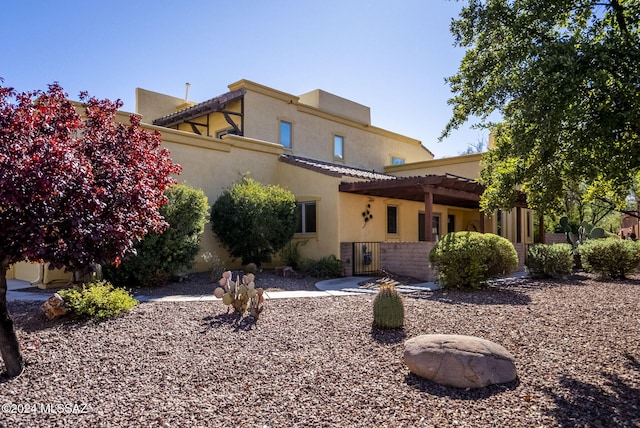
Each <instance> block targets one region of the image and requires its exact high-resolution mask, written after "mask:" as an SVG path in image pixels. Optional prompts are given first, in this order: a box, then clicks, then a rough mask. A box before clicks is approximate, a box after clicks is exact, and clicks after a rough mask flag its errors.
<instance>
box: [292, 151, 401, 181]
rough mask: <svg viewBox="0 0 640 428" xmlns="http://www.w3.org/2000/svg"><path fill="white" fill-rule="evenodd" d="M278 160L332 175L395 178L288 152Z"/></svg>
mask: <svg viewBox="0 0 640 428" xmlns="http://www.w3.org/2000/svg"><path fill="white" fill-rule="evenodd" d="M280 161H281V162H285V163H288V164H291V165H295V166H299V167H301V168H305V169H309V170H311V171H316V172H319V173H321V174H325V175H331V176H334V177H345V176H346V177H354V178H363V179H366V180H395V179H396V178H397V177H395V176H393V175H389V174H384V173H381V172H375V171H371V170H368V169H362V168H354V167H350V166H347V165H342V164H337V163H331V162H325V161H320V160H315V159H309V158H303V157H300V156H294V155H290V154H283V155H281V156H280Z"/></svg>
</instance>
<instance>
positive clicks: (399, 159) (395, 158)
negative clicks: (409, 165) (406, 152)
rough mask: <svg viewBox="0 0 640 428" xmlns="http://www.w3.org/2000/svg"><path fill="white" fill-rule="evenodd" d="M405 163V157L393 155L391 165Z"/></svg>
mask: <svg viewBox="0 0 640 428" xmlns="http://www.w3.org/2000/svg"><path fill="white" fill-rule="evenodd" d="M403 163H404V159H402V158H398V157H395V156H391V165H402V164H403Z"/></svg>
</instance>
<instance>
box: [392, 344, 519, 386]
mask: <svg viewBox="0 0 640 428" xmlns="http://www.w3.org/2000/svg"><path fill="white" fill-rule="evenodd" d="M404 362H405V364H406V365H407V366H408V367H409V370H411V372H412V373H414V374H416V375H418V376H420V377H422V378H425V379H428V380H431V381H433V382H436V383H439V384H441V385H448V386H454V387H457V388H482V387H485V386H487V385H492V384H498V383H506V382H511V381H512V380H514V379H515V378H516V377H517V374H516V366H515V361H514V358H513V355H511V354H510V353H509V351H507V350H506V349H505V348H504V347H503V346H501V345H498V344H497V343H494V342H491V341H489V340H486V339H481V338H479V337H473V336H462V335H457V334H426V335H422V336H417V337H414V338H411V339H409V340H407V341H406V342H405V351H404Z"/></svg>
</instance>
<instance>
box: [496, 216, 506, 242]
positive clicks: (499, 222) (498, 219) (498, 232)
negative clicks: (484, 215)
mask: <svg viewBox="0 0 640 428" xmlns="http://www.w3.org/2000/svg"><path fill="white" fill-rule="evenodd" d="M502 228H503V224H502V211H501V210H498V213H497V215H496V235H498V236H502V237H504V236H503V235H502Z"/></svg>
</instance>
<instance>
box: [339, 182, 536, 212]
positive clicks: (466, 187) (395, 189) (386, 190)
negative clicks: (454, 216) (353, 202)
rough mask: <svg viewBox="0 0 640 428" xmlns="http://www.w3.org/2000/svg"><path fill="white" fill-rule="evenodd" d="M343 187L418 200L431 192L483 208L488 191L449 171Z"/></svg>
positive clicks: (442, 200) (438, 200)
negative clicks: (483, 195) (441, 173)
mask: <svg viewBox="0 0 640 428" xmlns="http://www.w3.org/2000/svg"><path fill="white" fill-rule="evenodd" d="M339 190H340V191H341V192H348V193H357V194H360V195H367V196H378V197H383V198H389V199H404V200H408V201H417V202H424V201H425V195H427V194H430V195H431V196H432V198H433V203H434V204H439V205H449V206H454V207H463V208H474V209H477V208H480V196H481V195H482V193H483V192H484V186H483V185H482V184H480V183H478V182H477V181H475V180H471V179H468V178H464V177H459V176H455V175H451V174H446V175H425V176H420V177H398V178H397V179H395V180H370V181H364V182H356V183H346V182H343V183H342V184H340V186H339ZM520 196H521V197H520V198H518V204H517V206H520V207H526V201H525V198H524V194H521V195H520Z"/></svg>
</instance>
